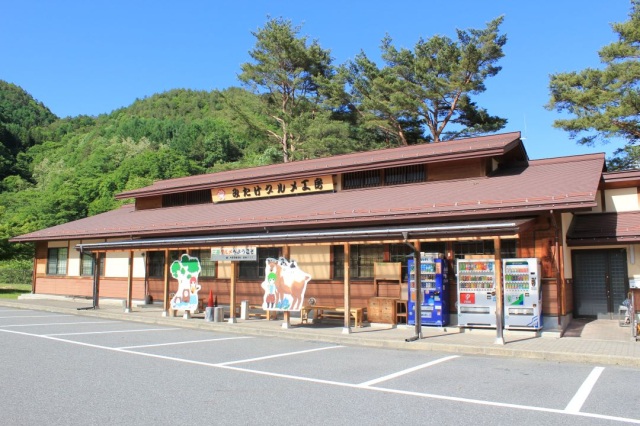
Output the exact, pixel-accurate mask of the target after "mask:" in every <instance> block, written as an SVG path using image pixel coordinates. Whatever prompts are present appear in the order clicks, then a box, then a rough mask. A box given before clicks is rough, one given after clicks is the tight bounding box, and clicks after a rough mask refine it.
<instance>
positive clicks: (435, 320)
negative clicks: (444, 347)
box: [407, 253, 449, 327]
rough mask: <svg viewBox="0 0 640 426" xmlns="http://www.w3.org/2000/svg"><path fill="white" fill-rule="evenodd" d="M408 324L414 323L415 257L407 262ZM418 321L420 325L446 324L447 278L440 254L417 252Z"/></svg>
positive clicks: (447, 315) (443, 260) (444, 260)
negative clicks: (419, 292) (418, 259)
mask: <svg viewBox="0 0 640 426" xmlns="http://www.w3.org/2000/svg"><path fill="white" fill-rule="evenodd" d="M407 266H408V270H409V273H408V281H409V282H408V285H407V288H408V291H409V294H408V298H407V311H408V312H407V323H408V324H413V325H415V323H416V312H415V303H416V287H417V286H416V283H418V278H417V277H416V268H415V265H414V260H413V259H409V261H408V263H407ZM420 269H421V271H420V288H421V291H422V295H421V298H422V300H421V302H422V303H421V305H420V316H421V321H420V323H421V324H423V325H436V326H440V327H442V326H445V325H447V324H449V281H448V278H447V276H448V272H449V271H448V266H447V260H446V259H443V258H442V255H441V254H439V253H421V254H420Z"/></svg>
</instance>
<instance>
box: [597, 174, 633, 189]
mask: <svg viewBox="0 0 640 426" xmlns="http://www.w3.org/2000/svg"><path fill="white" fill-rule="evenodd" d="M602 179H603V180H604V185H605V188H607V189H612V188H629V187H631V186H640V170H622V171H617V172H606V173H603V174H602Z"/></svg>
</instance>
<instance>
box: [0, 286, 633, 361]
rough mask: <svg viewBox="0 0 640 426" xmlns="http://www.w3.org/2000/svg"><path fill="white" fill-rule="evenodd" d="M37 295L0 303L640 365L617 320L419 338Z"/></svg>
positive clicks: (321, 337)
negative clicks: (232, 319) (562, 328)
mask: <svg viewBox="0 0 640 426" xmlns="http://www.w3.org/2000/svg"><path fill="white" fill-rule="evenodd" d="M35 296H37V295H26V297H21V298H20V299H18V300H3V299H0V306H5V307H14V308H18V309H30V310H38V311H47V312H56V313H63V314H73V315H79V316H88V317H99V318H108V319H115V320H120V321H132V322H140V323H146V324H158V325H164V326H172V327H183V328H191V329H200V330H212V331H217V332H225V333H236V334H237V333H240V334H243V335H255V336H277V337H283V338H289V339H302V340H307V341H319V342H330V343H336V344H340V345H346V346H364V347H378V348H392V349H400V350H417V351H439V352H449V353H455V354H466V355H484V356H498V357H515V358H525V359H540V360H550V361H560V362H582V363H590V364H603V365H621V366H630V367H640V341H637V340H636V339H635V338H633V337H632V333H631V329H630V327H628V326H620V324H619V321H618V320H596V321H591V322H585V321H579V320H574V321H573V322H572V324H571V325H570V326H569V328H568V329H567V330H566V331H565V333H564V335H563V336H561V335H560V334H559V333H558V332H553V331H544V330H543V331H542V332H540V333H537V332H532V331H513V330H504V332H503V338H502V339H500V338H498V336H497V333H496V330H495V329H470V328H458V327H456V326H448V327H443V328H440V327H428V326H423V327H422V336H421V338H419V339H417V340H413V339H414V338H415V337H416V336H415V327H414V326H407V325H398V326H391V325H384V324H368V323H366V322H365V324H364V326H363V327H350V328H344V327H343V325H342V322H341V321H336V320H326V319H323V320H322V321H316V322H315V323H310V324H306V323H305V324H301V322H300V319H299V318H296V317H295V314H293V317H292V318H291V320H290V326H289V327H286V323H285V322H284V320H283V318H282V314H281V315H280V316H279V318H278V319H275V320H267V319H261V318H254V317H251V319H246V320H242V319H237V320H236V322H234V323H230V322H229V320H228V313H227V318H225V320H224V321H223V322H211V321H207V320H205V318H204V313H201V314H195V315H193V316H191V317H190V318H185V317H184V316H176V317H172V316H167V315H165V314H164V313H163V311H162V307H161V306H160V305H158V304H151V305H144V304H142V303H140V304H134V308H133V309H132V311H131V312H126V311H125V309H124V308H123V304H122V301H120V300H103V299H101V300H100V303H99V308H96V309H93V307H92V301H91V300H88V299H78V298H65V297H35Z"/></svg>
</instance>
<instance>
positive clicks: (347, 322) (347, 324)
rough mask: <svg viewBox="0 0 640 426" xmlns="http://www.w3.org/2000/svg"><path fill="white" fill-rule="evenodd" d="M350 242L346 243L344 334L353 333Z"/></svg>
mask: <svg viewBox="0 0 640 426" xmlns="http://www.w3.org/2000/svg"><path fill="white" fill-rule="evenodd" d="M350 258H351V256H350V253H349V243H345V244H344V327H343V328H342V334H350V333H351V287H350V286H349V269H350V268H349V261H350Z"/></svg>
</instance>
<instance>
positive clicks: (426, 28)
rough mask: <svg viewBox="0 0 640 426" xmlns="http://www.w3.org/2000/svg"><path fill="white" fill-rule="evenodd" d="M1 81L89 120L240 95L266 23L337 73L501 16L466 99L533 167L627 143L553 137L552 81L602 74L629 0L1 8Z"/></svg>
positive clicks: (209, 0) (3, 1)
mask: <svg viewBox="0 0 640 426" xmlns="http://www.w3.org/2000/svg"><path fill="white" fill-rule="evenodd" d="M0 5H1V8H0V10H2V24H1V25H0V58H1V59H0V80H4V81H8V82H10V83H13V84H15V85H17V86H20V87H21V88H22V89H24V90H25V91H27V92H28V93H29V94H30V95H31V96H33V97H34V98H35V99H36V100H38V101H40V102H42V103H43V104H44V105H45V106H47V107H48V108H49V109H50V110H51V111H52V112H53V113H54V114H56V115H57V116H59V117H74V116H78V115H91V116H97V115H99V114H108V113H110V112H111V111H113V110H115V109H119V108H122V107H127V106H129V105H131V104H132V103H133V102H134V101H135V100H136V99H144V98H146V97H150V96H152V95H154V94H156V93H162V92H166V91H168V90H172V89H192V90H206V91H211V90H223V89H226V88H228V87H233V86H240V82H239V80H238V78H237V75H238V74H239V73H240V72H241V65H242V64H243V63H246V62H251V57H250V56H249V51H251V50H252V49H253V48H254V46H255V42H256V39H255V36H254V35H253V33H255V32H256V31H258V30H259V29H260V28H263V27H264V25H265V23H266V22H267V21H268V20H269V18H284V19H287V20H290V21H291V22H292V23H293V24H294V25H296V26H300V33H299V36H306V37H308V39H309V40H317V41H318V43H319V44H320V46H321V47H322V48H323V49H327V50H330V51H331V56H332V58H333V63H334V64H335V65H340V64H344V63H346V62H347V61H349V60H351V59H353V58H354V57H355V56H356V55H357V54H358V53H360V52H361V51H362V52H364V53H366V54H367V56H368V57H369V58H371V59H373V60H376V61H377V62H378V63H379V65H382V63H381V62H380V61H379V57H380V41H381V40H382V38H383V37H384V36H385V35H386V34H388V35H389V36H391V38H392V39H393V44H394V45H395V46H396V47H397V48H407V49H411V50H413V48H414V46H415V44H416V43H417V42H418V40H419V39H420V38H423V39H428V38H430V37H432V36H434V35H444V36H448V37H450V38H452V39H455V37H456V29H470V28H476V29H482V28H485V26H486V24H487V23H488V22H489V21H491V20H493V19H494V18H496V17H498V16H504V19H505V20H504V23H503V24H502V26H501V27H500V31H501V33H502V34H506V36H507V39H508V41H507V43H506V45H505V47H504V49H503V50H504V54H505V56H504V58H502V59H501V60H500V61H499V63H498V65H500V66H502V70H501V71H500V72H499V73H498V75H496V76H495V77H492V78H490V79H488V80H487V81H486V87H487V90H486V92H484V93H483V94H481V95H479V96H476V97H475V98H472V99H473V100H475V101H476V103H477V104H478V106H480V107H483V108H486V109H487V110H488V112H489V113H490V114H491V115H497V116H500V117H503V118H506V119H508V124H507V126H506V127H505V129H503V130H502V131H501V132H514V131H519V132H521V133H522V138H523V141H524V144H525V148H526V150H527V153H528V155H529V158H530V159H539V158H548V157H558V156H565V155H581V154H591V153H596V152H604V153H605V154H606V155H607V157H610V156H611V155H612V153H613V151H615V149H617V148H619V147H621V146H623V142H620V141H618V142H615V141H614V142H612V143H609V144H606V145H602V144H598V145H595V146H593V147H587V146H581V145H578V144H577V142H576V141H575V140H571V139H570V138H569V134H568V133H567V132H565V131H562V130H560V129H555V128H554V127H553V122H554V120H557V119H559V118H562V116H561V115H560V114H559V113H558V112H556V111H548V110H546V109H545V108H544V105H545V104H546V103H547V102H548V101H549V76H550V75H552V74H555V73H560V72H570V71H581V70H583V69H585V68H588V67H592V68H598V67H601V66H602V65H601V63H600V61H599V58H598V54H597V52H598V51H599V50H600V49H601V48H602V47H603V46H605V45H607V44H609V43H611V42H614V41H616V34H615V33H614V32H613V31H612V29H611V24H612V23H615V22H624V21H627V20H628V19H629V12H630V10H631V3H630V1H629V0H607V1H604V0H590V1H584V0H553V1H552V0H537V1H527V0H457V1H449V2H443V1H435V0H410V1H404V2H399V1H398V2H389V1H379V0H341V1H335V0H323V1H321V2H317V3H316V2H308V1H300V0H298V1H291V0H271V1H258V0H244V1H215V0H181V1H169V0H109V1H101V0H95V1H86V0H56V1H50V0H20V1H15V0H0Z"/></svg>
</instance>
